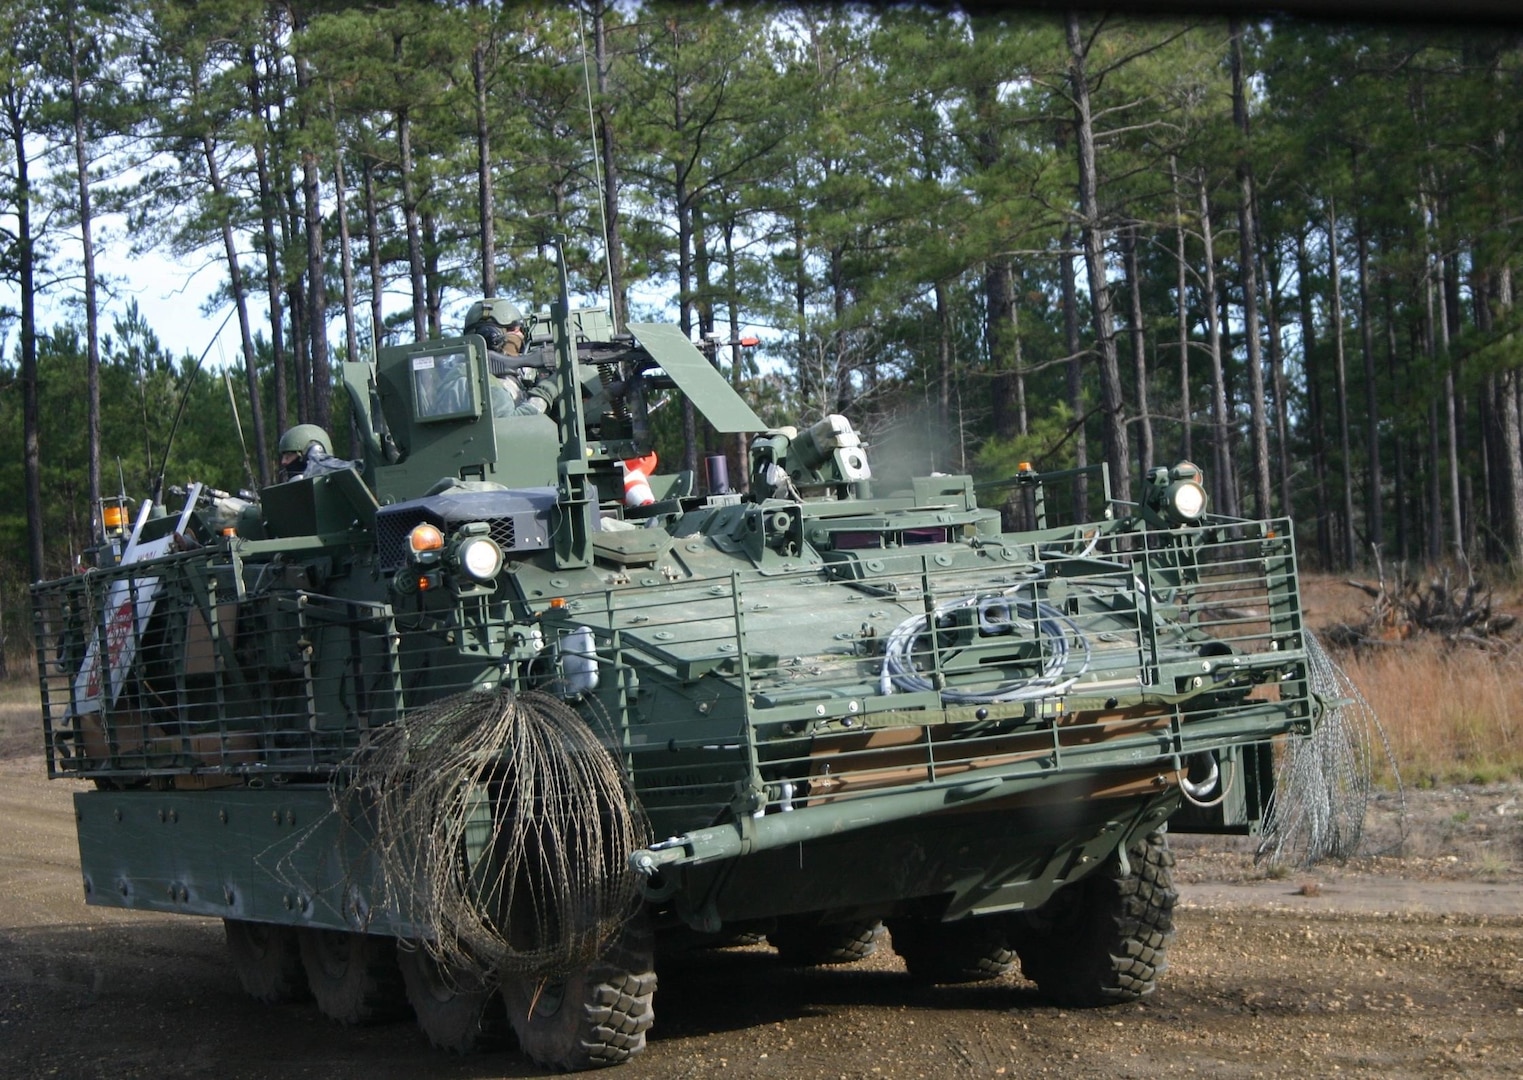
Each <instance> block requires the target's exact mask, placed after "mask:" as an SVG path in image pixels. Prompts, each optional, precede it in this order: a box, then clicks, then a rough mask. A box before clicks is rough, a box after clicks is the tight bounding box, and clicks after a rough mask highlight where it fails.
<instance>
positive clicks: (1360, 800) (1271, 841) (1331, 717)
mask: <svg viewBox="0 0 1523 1080" xmlns="http://www.w3.org/2000/svg"><path fill="white" fill-rule="evenodd" d="M1305 639H1306V667H1307V679H1308V683H1309V688H1310V690H1311V692H1312V693H1313V694H1314V695H1316V696H1317V697H1318V698H1320V699H1321V700H1322V702H1323V705H1324V711H1323V713H1322V717H1321V720H1320V721H1319V722H1318V724H1317V726H1316V727H1315V728H1314V729H1313V730H1312V733H1311V734H1310V735H1303V736H1297V737H1294V738H1292V739H1290V740H1289V741H1288V742H1286V743H1285V744H1284V746H1283V747H1282V751H1281V755H1280V762H1279V766H1278V768H1277V769H1276V772H1275V790H1274V794H1273V795H1272V796H1271V797H1270V800H1269V805H1268V806H1267V807H1266V809H1265V815H1264V832H1263V835H1262V837H1261V839H1260V843H1259V848H1258V854H1257V857H1258V858H1260V859H1266V858H1267V859H1268V860H1269V861H1270V862H1271V863H1278V862H1282V861H1290V862H1294V863H1295V864H1297V865H1300V866H1310V865H1311V864H1313V863H1315V862H1319V861H1321V860H1322V859H1326V858H1333V859H1346V858H1349V857H1350V856H1353V855H1355V854H1358V853H1359V848H1360V842H1361V841H1362V840H1363V838H1364V816H1365V810H1366V808H1367V807H1368V804H1369V799H1370V791H1371V789H1372V787H1373V786H1374V783H1373V779H1372V773H1373V768H1372V766H1373V762H1374V754H1373V743H1374V741H1375V740H1377V739H1378V740H1379V742H1380V746H1381V750H1382V751H1383V752H1384V754H1385V756H1386V761H1387V762H1388V763H1389V764H1390V767H1391V773H1392V775H1393V776H1395V777H1396V792H1397V796H1398V798H1399V799H1400V806H1399V813H1400V815H1401V820H1402V832H1403V833H1404V832H1405V822H1406V809H1407V803H1406V793H1405V791H1404V790H1403V788H1402V785H1401V774H1400V773H1399V772H1398V771H1397V769H1396V759H1395V757H1394V755H1393V754H1392V752H1391V743H1390V740H1389V739H1388V738H1387V736H1386V731H1385V728H1384V727H1383V726H1382V725H1381V723H1380V719H1379V717H1377V716H1376V715H1375V710H1374V709H1373V708H1371V707H1370V703H1369V702H1368V701H1366V700H1365V697H1364V695H1363V694H1362V693H1360V692H1359V688H1358V687H1357V686H1355V685H1354V683H1353V681H1352V680H1351V679H1350V678H1349V677H1348V675H1347V674H1345V673H1344V671H1343V669H1342V668H1340V667H1339V666H1338V664H1337V663H1336V662H1335V661H1334V660H1333V659H1332V657H1330V656H1328V654H1327V651H1326V650H1325V649H1323V648H1322V644H1321V642H1319V641H1318V640H1317V638H1316V636H1315V635H1314V634H1312V633H1311V632H1310V631H1307V632H1306V634H1305ZM1397 843H1398V845H1399V844H1400V839H1398V841H1397Z"/></svg>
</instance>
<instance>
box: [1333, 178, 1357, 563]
mask: <svg viewBox="0 0 1523 1080" xmlns="http://www.w3.org/2000/svg"><path fill="white" fill-rule="evenodd" d="M1327 262H1328V271H1327V272H1328V285H1329V287H1330V288H1331V289H1332V308H1333V312H1332V317H1333V326H1332V333H1333V368H1334V372H1335V374H1336V376H1337V393H1338V447H1339V449H1340V451H1341V452H1342V456H1343V461H1342V463H1341V464H1340V467H1339V469H1340V472H1341V473H1342V474H1343V475H1342V479H1343V484H1342V487H1343V507H1342V518H1343V534H1342V535H1343V565H1344V566H1346V567H1352V566H1353V565H1354V562H1355V542H1354V455H1353V451H1352V445H1351V440H1350V438H1349V422H1348V365H1347V363H1346V361H1345V358H1344V355H1343V267H1342V265H1341V264H1340V263H1339V261H1338V207H1337V204H1336V203H1334V202H1332V201H1331V200H1329V202H1328V204H1327Z"/></svg>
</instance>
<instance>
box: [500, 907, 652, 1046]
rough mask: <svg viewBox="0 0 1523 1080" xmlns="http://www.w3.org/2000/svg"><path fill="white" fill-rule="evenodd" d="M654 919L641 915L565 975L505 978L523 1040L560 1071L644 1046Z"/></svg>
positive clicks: (507, 1000) (509, 1003) (504, 986)
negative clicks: (593, 958)
mask: <svg viewBox="0 0 1523 1080" xmlns="http://www.w3.org/2000/svg"><path fill="white" fill-rule="evenodd" d="M655 993H656V972H655V963H654V951H653V947H652V938H651V930H650V924H649V922H648V921H646V919H645V918H644V916H643V914H642V915H640V916H636V917H635V918H634V919H632V920H631V921H630V922H629V923H628V924H627V925H626V926H625V928H624V931H623V932H622V933H621V934H620V935H619V936H618V937H617V938H616V939H615V940H614V941H613V942H612V943H611V944H610V945H609V946H608V948H607V949H605V950H604V952H603V955H602V956H600V957H599V958H598V960H597V962H596V963H593V964H590V965H589V966H587V967H585V968H582V969H581V970H579V971H574V972H572V973H571V974H569V975H567V976H564V977H562V978H554V979H536V978H532V977H528V976H521V975H509V974H504V975H503V976H502V999H503V1001H504V1003H506V1005H507V1010H508V1023H509V1024H510V1025H511V1026H512V1028H513V1033H514V1034H515V1035H517V1036H518V1046H519V1049H520V1050H522V1051H523V1052H524V1054H525V1056H527V1057H528V1058H529V1059H530V1060H531V1061H533V1062H534V1063H535V1064H537V1065H539V1066H541V1067H543V1068H546V1069H556V1070H558V1071H561V1072H579V1071H581V1070H583V1069H598V1068H602V1067H603V1066H605V1065H620V1064H623V1063H624V1062H626V1061H628V1060H629V1059H630V1058H633V1057H634V1056H635V1055H637V1054H639V1053H640V1052H641V1051H642V1050H644V1049H645V1033H646V1031H647V1030H649V1029H650V1025H651V1021H652V1020H653V1019H654V1018H655V1014H654V1012H653V1011H652V1008H651V998H652V997H654V995H655Z"/></svg>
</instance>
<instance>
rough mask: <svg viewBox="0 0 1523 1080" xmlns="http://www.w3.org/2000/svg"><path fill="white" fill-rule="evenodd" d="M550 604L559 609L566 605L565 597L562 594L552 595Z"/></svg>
mask: <svg viewBox="0 0 1523 1080" xmlns="http://www.w3.org/2000/svg"><path fill="white" fill-rule="evenodd" d="M550 606H551V607H552V608H554V609H555V610H556V611H559V610H560V609H561V608H563V607H565V606H566V598H565V597H564V596H552V597H551V598H550Z"/></svg>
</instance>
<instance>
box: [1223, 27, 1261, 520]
mask: <svg viewBox="0 0 1523 1080" xmlns="http://www.w3.org/2000/svg"><path fill="white" fill-rule="evenodd" d="M1229 25H1230V27H1231V33H1232V118H1233V121H1234V122H1235V124H1236V125H1237V130H1238V133H1239V135H1241V136H1242V140H1243V145H1242V146H1241V147H1240V148H1239V151H1238V160H1237V186H1238V212H1237V215H1238V251H1239V262H1240V265H1241V268H1242V275H1243V337H1244V339H1245V340H1246V342H1247V345H1248V417H1249V419H1248V428H1249V433H1250V439H1251V441H1252V443H1253V493H1254V501H1255V503H1256V504H1257V506H1258V515H1259V517H1261V518H1267V517H1269V516H1270V505H1269V422H1268V415H1267V412H1266V410H1265V408H1264V358H1263V355H1262V352H1261V350H1260V347H1259V282H1258V263H1259V260H1258V243H1259V240H1258V231H1257V223H1256V222H1255V221H1254V216H1253V207H1254V194H1253V167H1252V165H1251V164H1250V162H1249V157H1248V141H1249V130H1248V102H1247V96H1246V94H1245V91H1244V87H1243V82H1244V76H1243V24H1242V22H1241V20H1239V19H1236V18H1233V19H1232V20H1231V21H1230V24H1229Z"/></svg>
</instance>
